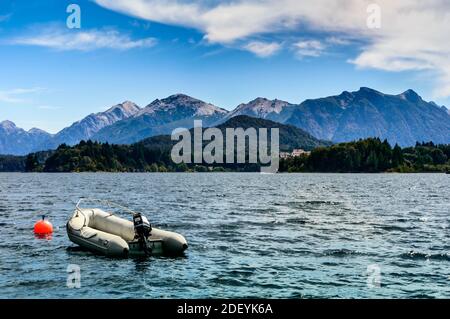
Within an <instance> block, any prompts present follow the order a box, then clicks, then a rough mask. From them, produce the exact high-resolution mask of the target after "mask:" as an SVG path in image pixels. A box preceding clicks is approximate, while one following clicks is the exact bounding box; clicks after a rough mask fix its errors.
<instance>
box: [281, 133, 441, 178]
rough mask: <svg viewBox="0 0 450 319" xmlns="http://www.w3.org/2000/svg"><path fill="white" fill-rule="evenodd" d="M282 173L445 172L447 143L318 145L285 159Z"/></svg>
mask: <svg viewBox="0 0 450 319" xmlns="http://www.w3.org/2000/svg"><path fill="white" fill-rule="evenodd" d="M280 171H281V172H336V173H365V172H367V173H380V172H399V173H414V172H448V171H450V145H435V144H433V143H431V142H430V143H417V144H416V145H415V147H407V148H403V149H402V148H401V147H400V146H398V145H395V146H394V147H391V145H390V144H389V143H388V142H387V141H386V140H385V141H381V140H380V139H378V138H369V139H365V140H359V141H356V142H350V143H341V144H335V145H332V146H330V147H318V148H316V149H314V150H313V151H312V152H311V155H310V156H301V157H296V158H288V159H286V160H282V161H281V163H280Z"/></svg>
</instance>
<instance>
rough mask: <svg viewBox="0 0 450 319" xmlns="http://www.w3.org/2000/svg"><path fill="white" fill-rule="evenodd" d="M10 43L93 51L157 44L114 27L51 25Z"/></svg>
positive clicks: (16, 38) (154, 40) (151, 39)
mask: <svg viewBox="0 0 450 319" xmlns="http://www.w3.org/2000/svg"><path fill="white" fill-rule="evenodd" d="M8 43H10V44H19V45H32V46H41V47H48V48H52V49H57V50H79V51H91V50H95V49H116V50H128V49H134V48H140V47H152V46H154V45H155V44H156V39H155V38H145V39H137V40H134V39H131V38H130V37H129V36H128V35H126V34H121V33H120V32H118V31H117V30H113V29H108V30H97V29H91V30H83V29H80V30H75V29H66V28H60V27H55V26H49V27H43V28H40V29H39V30H38V31H37V32H33V33H31V34H27V35H24V36H18V37H15V38H13V39H10V40H9V41H8Z"/></svg>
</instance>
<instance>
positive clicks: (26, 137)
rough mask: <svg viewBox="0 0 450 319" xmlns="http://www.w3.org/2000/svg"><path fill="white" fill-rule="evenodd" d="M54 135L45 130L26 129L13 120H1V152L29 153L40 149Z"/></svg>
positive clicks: (12, 153)
mask: <svg viewBox="0 0 450 319" xmlns="http://www.w3.org/2000/svg"><path fill="white" fill-rule="evenodd" d="M52 138H53V136H52V135H51V134H49V133H47V132H45V131H43V130H40V129H37V128H32V129H31V130H29V131H25V130H24V129H22V128H19V127H17V126H16V125H15V124H14V123H13V122H11V121H3V122H0V154H11V155H18V154H28V153H31V152H35V151H38V150H39V145H43V144H47V143H49V142H50V141H51V139H52Z"/></svg>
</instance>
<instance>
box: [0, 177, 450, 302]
mask: <svg viewBox="0 0 450 319" xmlns="http://www.w3.org/2000/svg"><path fill="white" fill-rule="evenodd" d="M83 196H88V197H95V198H100V199H108V200H113V201H116V202H119V203H122V204H126V205H128V206H130V207H131V208H133V209H135V210H139V211H142V212H145V213H146V214H147V216H148V217H149V218H150V220H151V222H152V223H153V224H154V225H155V226H156V227H161V228H163V229H168V230H173V231H176V232H179V233H181V234H183V235H184V236H185V237H186V238H187V240H188V242H189V244H190V246H189V249H188V251H187V253H186V256H185V257H181V258H175V259H174V258H163V257H151V258H148V259H145V260H137V259H122V260H120V259H109V258H106V257H101V256H94V255H92V254H90V253H88V252H85V251H82V250H79V249H74V247H75V245H74V244H72V243H71V242H70V241H69V240H68V238H67V235H66V230H65V223H66V221H67V219H68V217H69V215H70V214H71V213H72V211H73V208H74V205H75V203H76V202H77V200H78V198H80V197H83ZM41 212H42V213H45V214H47V215H48V216H49V218H50V220H51V222H52V223H53V225H54V226H55V228H56V230H55V233H54V235H53V237H52V239H51V240H42V239H37V238H35V237H34V235H33V232H32V227H33V224H34V222H35V221H36V220H37V219H39V215H40V214H41ZM449 227H450V176H449V175H445V174H435V175H433V174H430V175H428V174H423V175H415V174H414V175H387V174H383V175H339V174H336V175H334V174H304V175H300V174H299V175H297V174H289V175H260V174H51V175H50V174H0V229H1V232H0V298H23V297H25V298H49V297H51V298H160V297H162V298H170V297H174V298H208V297H221V298H222V297H223V298H228V297H264V298H268V297H274V298H279V297H282V298H311V297H323V298H343V297H351V298H407V297H416V298H425V297H435V298H445V297H446V298H449V297H450V241H449V235H450V228H449ZM69 264H76V265H79V267H80V269H81V288H79V289H74V288H68V287H67V285H66V282H67V266H68V265H69ZM374 267H375V268H374ZM373 269H377V270H378V272H377V271H375V272H373ZM374 276H375V277H374ZM374 278H375V279H374ZM374 283H375V284H374Z"/></svg>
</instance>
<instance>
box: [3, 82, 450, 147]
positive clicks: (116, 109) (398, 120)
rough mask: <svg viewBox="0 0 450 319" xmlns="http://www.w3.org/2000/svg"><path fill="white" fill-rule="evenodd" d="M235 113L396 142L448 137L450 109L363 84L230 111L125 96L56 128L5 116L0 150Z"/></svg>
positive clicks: (120, 140) (318, 133)
mask: <svg viewBox="0 0 450 319" xmlns="http://www.w3.org/2000/svg"><path fill="white" fill-rule="evenodd" d="M240 115H246V116H250V117H255V118H262V119H266V120H271V121H275V122H279V123H282V124H288V125H293V126H295V127H298V128H301V129H303V130H304V131H306V132H308V133H309V134H311V135H312V136H314V137H316V138H318V139H319V140H331V141H333V142H348V141H352V140H357V139H360V138H367V137H379V138H381V139H388V141H389V142H390V143H391V144H395V143H398V144H400V145H401V146H409V145H414V144H415V143H416V142H422V141H433V142H434V143H437V144H439V143H442V144H447V143H450V110H448V109H447V108H446V107H445V106H438V105H437V104H436V103H434V102H426V101H424V100H423V99H422V98H421V97H420V96H419V95H418V94H417V93H416V92H414V91H413V90H407V91H405V92H403V93H401V94H398V95H389V94H384V93H381V92H378V91H376V90H373V89H370V88H364V87H363V88H361V89H360V90H358V91H356V92H348V91H344V92H342V93H341V94H339V95H336V96H329V97H325V98H319V99H309V100H306V101H304V102H302V103H301V104H292V103H289V102H286V101H282V100H278V99H275V100H269V99H266V98H262V97H260V98H257V99H255V100H253V101H250V102H248V103H243V104H240V105H238V106H237V107H236V108H235V109H234V110H233V111H231V112H230V111H227V110H225V109H222V108H219V107H217V106H215V105H213V104H210V103H206V102H203V101H201V100H198V99H195V98H192V97H190V96H187V95H184V94H175V95H171V96H169V97H167V98H165V99H161V100H159V99H157V100H155V101H153V102H152V103H150V104H149V105H147V106H146V107H144V108H142V109H141V108H139V107H138V106H137V105H136V104H134V103H133V102H129V101H127V102H124V103H121V104H118V105H115V106H113V107H111V108H110V109H108V110H107V111H105V112H100V113H96V114H91V115H89V116H87V117H85V118H84V119H82V120H80V121H78V122H75V123H73V124H72V125H71V126H70V127H67V128H65V129H63V130H61V131H60V132H59V133H57V134H56V135H52V134H49V133H46V132H44V131H42V130H39V129H32V130H29V131H25V130H23V129H20V128H17V127H16V126H15V125H14V123H12V122H9V121H5V122H2V124H1V125H0V154H13V155H23V154H27V153H29V152H33V151H39V150H47V149H55V148H56V147H57V146H58V145H59V144H62V143H65V144H69V145H74V144H77V143H78V142H80V141H81V140H87V139H92V140H97V141H101V142H109V143H116V144H131V143H135V142H138V141H140V140H143V139H145V138H148V137H152V136H157V135H165V134H170V133H171V131H172V130H173V129H176V128H179V127H184V128H188V129H189V128H191V127H193V122H194V120H202V121H203V126H204V127H207V126H217V125H220V124H221V123H224V122H226V121H228V120H230V119H231V118H233V117H236V116H240Z"/></svg>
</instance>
